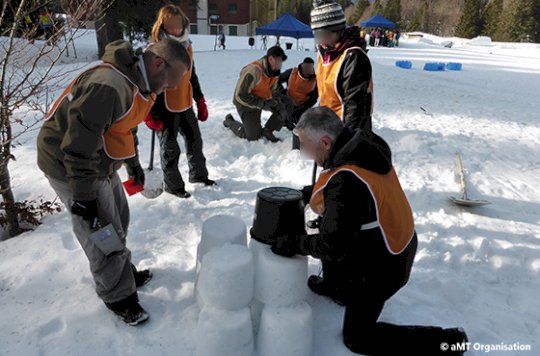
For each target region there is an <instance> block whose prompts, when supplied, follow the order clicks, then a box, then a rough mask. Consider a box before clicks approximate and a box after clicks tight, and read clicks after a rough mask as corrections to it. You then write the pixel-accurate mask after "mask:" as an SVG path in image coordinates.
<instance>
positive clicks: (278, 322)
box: [256, 302, 313, 356]
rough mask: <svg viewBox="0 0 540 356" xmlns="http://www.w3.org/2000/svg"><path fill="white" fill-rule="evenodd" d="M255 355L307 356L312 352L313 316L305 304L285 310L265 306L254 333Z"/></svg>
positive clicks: (284, 308) (287, 307) (285, 308)
mask: <svg viewBox="0 0 540 356" xmlns="http://www.w3.org/2000/svg"><path fill="white" fill-rule="evenodd" d="M256 349H257V353H258V354H259V356H283V355H295V356H309V355H311V353H312V351H313V315H312V312H311V307H310V306H309V304H307V303H306V302H302V303H299V304H294V305H289V306H286V307H273V306H269V305H265V306H264V308H263V310H262V314H261V324H260V326H259V332H258V334H257V346H256Z"/></svg>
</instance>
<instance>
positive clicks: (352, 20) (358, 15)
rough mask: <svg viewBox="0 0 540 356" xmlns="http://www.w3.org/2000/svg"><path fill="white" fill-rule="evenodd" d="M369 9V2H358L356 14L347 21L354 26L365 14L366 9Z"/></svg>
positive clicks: (361, 0) (355, 8)
mask: <svg viewBox="0 0 540 356" xmlns="http://www.w3.org/2000/svg"><path fill="white" fill-rule="evenodd" d="M368 7H369V0H358V2H357V3H356V5H355V7H354V12H353V13H352V15H351V16H350V17H349V18H348V19H347V23H348V24H349V25H354V24H355V23H356V22H357V21H358V20H359V19H360V18H361V17H362V15H363V14H364V12H365V11H366V9H367V8H368Z"/></svg>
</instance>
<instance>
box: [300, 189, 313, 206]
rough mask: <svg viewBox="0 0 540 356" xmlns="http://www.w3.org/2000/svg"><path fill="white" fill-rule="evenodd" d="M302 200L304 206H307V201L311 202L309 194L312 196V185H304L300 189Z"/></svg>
mask: <svg viewBox="0 0 540 356" xmlns="http://www.w3.org/2000/svg"><path fill="white" fill-rule="evenodd" d="M301 191H302V199H303V200H304V204H309V201H310V200H311V194H313V186H312V185H305V186H304V187H302V190H301Z"/></svg>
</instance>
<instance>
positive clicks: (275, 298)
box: [252, 244, 308, 306]
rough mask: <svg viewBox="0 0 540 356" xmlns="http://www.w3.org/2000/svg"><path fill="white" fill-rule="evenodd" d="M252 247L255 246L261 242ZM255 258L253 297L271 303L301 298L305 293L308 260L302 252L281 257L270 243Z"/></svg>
mask: <svg viewBox="0 0 540 356" xmlns="http://www.w3.org/2000/svg"><path fill="white" fill-rule="evenodd" d="M252 246H256V247H254V248H256V249H258V248H259V247H261V246H257V245H256V244H255V245H252ZM257 254H258V256H257V257H256V258H255V298H257V299H258V300H260V301H261V302H263V303H264V304H269V305H273V306H285V305H289V304H296V303H300V302H302V301H304V299H305V298H306V294H307V274H308V261H307V257H305V256H295V257H293V258H286V257H281V256H278V255H276V254H274V253H273V252H272V250H270V248H269V247H266V248H260V249H259V250H258V251H257Z"/></svg>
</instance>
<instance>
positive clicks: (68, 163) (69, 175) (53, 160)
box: [37, 40, 150, 201]
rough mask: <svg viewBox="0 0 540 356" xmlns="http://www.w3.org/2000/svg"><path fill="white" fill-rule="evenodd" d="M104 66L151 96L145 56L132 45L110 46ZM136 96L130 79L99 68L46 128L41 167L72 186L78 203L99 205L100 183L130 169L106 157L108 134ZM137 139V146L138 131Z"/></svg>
mask: <svg viewBox="0 0 540 356" xmlns="http://www.w3.org/2000/svg"><path fill="white" fill-rule="evenodd" d="M138 54H139V53H138ZM102 60H103V62H105V63H110V64H112V65H114V66H115V67H116V68H117V69H118V70H120V71H121V72H122V73H123V74H124V75H125V76H126V77H127V78H129V79H130V80H131V82H133V83H134V84H136V85H137V87H138V88H139V90H140V92H141V93H142V94H143V95H150V90H149V87H148V84H147V81H146V80H145V77H144V76H143V73H142V71H143V70H144V64H142V63H141V61H142V55H139V56H138V55H137V54H136V53H134V51H133V48H132V47H131V45H130V44H129V43H127V42H124V41H121V40H119V41H114V42H112V43H110V44H109V45H107V47H106V49H105V54H104V55H103V58H102ZM141 68H142V69H141ZM133 95H134V90H133V84H132V83H130V82H129V81H128V80H127V79H126V78H125V77H123V76H122V75H121V74H119V73H118V72H117V71H115V70H114V69H112V68H107V67H98V68H95V69H92V70H90V71H87V72H84V73H83V74H82V75H79V77H78V78H77V79H76V82H75V84H74V85H73V87H72V88H71V91H70V94H69V95H68V96H66V97H65V98H64V99H63V100H62V102H61V103H60V104H59V106H58V108H57V109H56V111H55V113H54V115H52V117H50V119H49V120H47V121H45V122H44V124H43V126H42V128H41V130H40V132H39V135H38V140H37V148H38V149H37V152H38V157H37V163H38V166H39V168H40V169H41V170H42V171H43V172H44V173H45V175H47V176H50V177H53V178H56V179H59V180H61V181H65V182H67V183H69V185H70V187H71V189H72V191H73V200H80V201H85V200H92V199H95V198H96V192H95V189H94V183H95V182H96V181H97V180H100V179H108V178H109V177H110V176H111V175H112V174H113V173H115V172H116V171H117V170H118V169H119V168H120V166H121V165H122V163H124V161H118V160H113V159H111V158H110V157H108V156H107V155H106V153H105V151H104V149H103V134H104V133H105V132H106V131H107V130H108V129H109V128H110V127H111V126H112V125H113V124H114V123H115V121H116V120H117V119H118V118H121V117H122V115H124V114H125V113H126V112H127V111H128V110H129V109H130V107H131V105H132V102H133ZM133 135H134V136H135V142H137V140H136V130H134V131H133ZM125 163H126V164H128V165H129V166H136V165H138V164H139V160H138V157H137V156H136V157H133V158H130V159H128V160H126V161H125Z"/></svg>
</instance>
